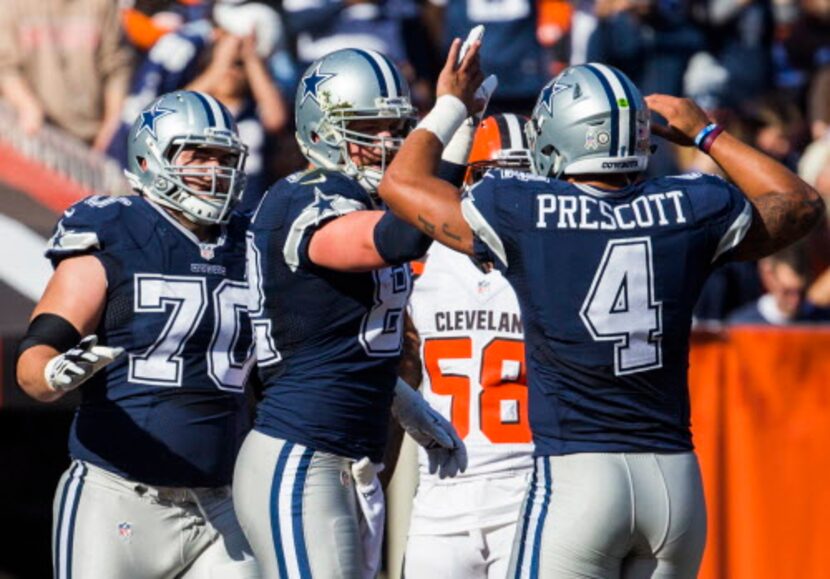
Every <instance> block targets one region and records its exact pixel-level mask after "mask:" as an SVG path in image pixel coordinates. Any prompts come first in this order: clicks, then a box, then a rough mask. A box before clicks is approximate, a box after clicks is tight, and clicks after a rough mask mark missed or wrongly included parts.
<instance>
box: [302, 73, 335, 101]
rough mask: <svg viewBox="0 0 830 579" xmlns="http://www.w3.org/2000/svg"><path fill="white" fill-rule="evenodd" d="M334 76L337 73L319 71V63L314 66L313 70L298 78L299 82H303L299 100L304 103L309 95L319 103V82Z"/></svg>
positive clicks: (321, 82)
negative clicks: (301, 95) (301, 94)
mask: <svg viewBox="0 0 830 579" xmlns="http://www.w3.org/2000/svg"><path fill="white" fill-rule="evenodd" d="M335 76H337V75H336V74H330V73H327V72H320V65H319V64H318V65H317V66H316V67H314V70H312V71H310V72H309V73H308V74H307V75H305V76H304V77H303V78H302V79H301V80H300V82H301V83H303V98H302V100H301V101H300V102H301V103H304V102H305V101H306V99H307V98H308V97H311V98H312V100H313V101H314V102H316V103H317V104H320V101H318V100H317V90H318V88H319V87H320V85H321V84H323V83H324V82H326V81H327V80H329V79H330V78H333V77H335Z"/></svg>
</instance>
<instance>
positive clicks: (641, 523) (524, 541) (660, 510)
mask: <svg viewBox="0 0 830 579" xmlns="http://www.w3.org/2000/svg"><path fill="white" fill-rule="evenodd" d="M521 516H522V518H521V520H520V523H519V529H518V531H517V533H516V542H515V544H514V546H513V554H512V556H511V564H510V571H509V573H508V574H507V577H509V578H510V579H525V578H530V579H537V578H543V579H577V578H579V579H693V578H694V577H697V572H698V568H699V567H700V561H701V558H702V557H703V548H704V546H705V544H706V505H705V503H704V499H703V484H702V482H701V478H700V469H699V467H698V463H697V457H696V456H695V455H694V453H692V452H686V453H677V454H654V453H581V454H571V455H565V456H553V457H539V458H536V461H535V465H534V473H533V479H532V480H531V485H530V488H529V489H528V494H527V497H526V498H525V504H524V505H523V506H522V513H521Z"/></svg>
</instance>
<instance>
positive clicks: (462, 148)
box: [441, 117, 476, 165]
mask: <svg viewBox="0 0 830 579" xmlns="http://www.w3.org/2000/svg"><path fill="white" fill-rule="evenodd" d="M475 133H476V127H475V124H474V123H473V119H472V118H471V117H467V118H466V119H465V121H464V122H463V123H461V126H460V127H458V129H457V130H456V131H455V134H454V135H453V136H452V139H450V142H449V143H447V146H446V147H444V153H443V154H442V155H441V159H443V160H444V161H449V162H450V163H454V164H456V165H466V164H467V159H469V158H470V149H471V148H472V147H473V138H474V137H475Z"/></svg>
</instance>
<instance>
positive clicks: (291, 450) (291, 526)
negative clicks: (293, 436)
mask: <svg viewBox="0 0 830 579" xmlns="http://www.w3.org/2000/svg"><path fill="white" fill-rule="evenodd" d="M351 463H352V461H351V460H350V459H347V458H344V457H340V456H336V455H333V454H329V453H325V452H319V451H314V450H311V449H310V448H307V447H305V446H302V445H300V444H294V443H291V442H288V441H285V440H281V439H278V438H273V437H271V436H267V435H265V434H262V433H261V432H258V431H256V430H252V431H251V432H250V433H249V434H248V436H247V437H246V439H245V442H244V443H243V445H242V448H241V450H240V451H239V456H238V457H237V459H236V469H235V472H234V489H233V499H234V507H235V508H236V512H237V515H238V517H239V522H240V524H241V525H242V529H243V531H244V532H245V535H246V536H247V537H248V540H249V541H250V543H251V547H252V548H253V550H254V554H255V556H256V558H257V560H258V561H259V564H260V567H261V568H262V573H263V576H264V577H265V578H266V579H312V578H313V579H360V577H361V570H362V568H363V547H362V544H361V539H360V529H359V515H358V506H357V499H356V495H355V490H354V484H353V481H352V476H351Z"/></svg>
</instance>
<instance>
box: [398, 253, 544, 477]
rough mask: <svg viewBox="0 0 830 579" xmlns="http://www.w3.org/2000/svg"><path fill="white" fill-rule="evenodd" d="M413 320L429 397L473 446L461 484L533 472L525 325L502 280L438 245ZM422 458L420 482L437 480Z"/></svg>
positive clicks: (418, 287)
mask: <svg viewBox="0 0 830 579" xmlns="http://www.w3.org/2000/svg"><path fill="white" fill-rule="evenodd" d="M410 316H411V317H412V321H413V323H414V324H415V327H416V328H417V330H418V334H419V335H420V338H421V360H422V364H423V382H422V385H421V391H422V392H423V395H424V398H425V399H426V400H427V402H429V404H430V405H431V406H432V407H433V408H435V409H436V410H438V411H439V412H441V414H443V415H444V416H445V417H446V418H447V419H448V420H450V421H451V422H452V423H453V425H454V426H455V429H456V430H457V431H458V435H459V436H460V437H461V438H462V439H463V440H464V443H465V444H466V445H467V452H468V454H469V465H468V467H467V470H466V472H464V473H463V474H461V475H459V476H458V477H456V480H461V479H472V478H478V477H492V476H493V475H504V474H510V473H513V472H515V471H517V470H521V471H527V472H529V471H530V469H531V468H532V466H533V460H532V452H533V444H532V443H531V436H530V427H529V425H528V417H527V384H526V370H525V356H524V341H523V335H522V322H521V316H520V313H519V304H518V302H517V300H516V295H515V293H514V292H513V289H512V288H511V287H510V286H509V285H508V283H507V281H506V280H505V279H504V277H502V275H501V273H499V272H497V271H492V272H490V273H483V272H482V271H481V270H479V269H478V268H477V267H476V266H475V265H474V264H473V262H472V261H471V260H470V258H469V257H467V256H466V255H463V254H460V253H458V252H456V251H453V250H451V249H448V248H447V247H445V246H443V245H441V244H439V243H434V244H433V245H432V247H431V248H430V250H429V252H428V254H427V259H426V262H425V265H424V270H423V273H422V274H421V276H420V277H419V278H418V279H417V281H416V282H415V289H414V291H413V294H412V298H411V300H410ZM420 452H421V454H420V460H419V462H420V471H421V481H422V482H424V481H425V480H428V479H429V478H437V477H436V475H430V474H429V473H428V472H427V462H426V454H425V453H424V452H423V451H422V450H421V451H420Z"/></svg>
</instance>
